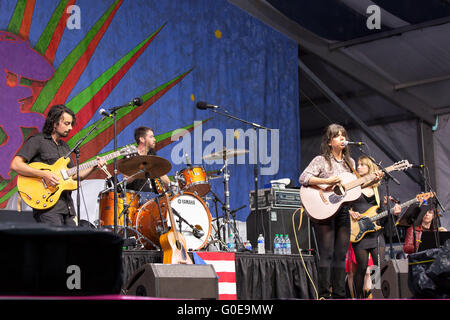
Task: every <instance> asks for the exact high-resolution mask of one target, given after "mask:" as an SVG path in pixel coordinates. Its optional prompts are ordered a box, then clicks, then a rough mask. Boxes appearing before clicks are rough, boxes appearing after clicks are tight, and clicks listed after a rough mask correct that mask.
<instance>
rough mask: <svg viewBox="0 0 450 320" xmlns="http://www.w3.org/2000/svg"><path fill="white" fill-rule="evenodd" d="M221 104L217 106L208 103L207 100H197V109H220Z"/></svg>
mask: <svg viewBox="0 0 450 320" xmlns="http://www.w3.org/2000/svg"><path fill="white" fill-rule="evenodd" d="M218 108H220V107H219V106H215V105H213V104H209V103H206V102H205V101H199V102H197V109H201V110H206V109H218Z"/></svg>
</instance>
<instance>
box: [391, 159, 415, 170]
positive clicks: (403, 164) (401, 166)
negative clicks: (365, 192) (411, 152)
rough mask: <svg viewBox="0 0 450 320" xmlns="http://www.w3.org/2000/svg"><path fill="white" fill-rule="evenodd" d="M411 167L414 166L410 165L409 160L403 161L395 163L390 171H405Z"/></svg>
mask: <svg viewBox="0 0 450 320" xmlns="http://www.w3.org/2000/svg"><path fill="white" fill-rule="evenodd" d="M411 167H412V164H410V163H409V161H408V160H401V161H398V162H396V163H394V164H393V165H392V166H390V167H389V169H391V171H392V170H396V171H403V170H406V169H409V168H411Z"/></svg>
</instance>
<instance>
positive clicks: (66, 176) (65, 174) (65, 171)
mask: <svg viewBox="0 0 450 320" xmlns="http://www.w3.org/2000/svg"><path fill="white" fill-rule="evenodd" d="M60 172H61V176H62V177H63V179H64V180H67V179H69V178H70V177H69V175H68V174H67V170H61V171H60Z"/></svg>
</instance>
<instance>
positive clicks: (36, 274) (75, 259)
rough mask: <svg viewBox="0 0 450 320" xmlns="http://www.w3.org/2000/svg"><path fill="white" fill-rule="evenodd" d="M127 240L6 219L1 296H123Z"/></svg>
mask: <svg viewBox="0 0 450 320" xmlns="http://www.w3.org/2000/svg"><path fill="white" fill-rule="evenodd" d="M122 242H123V240H122V239H121V237H119V236H117V235H115V234H113V233H111V232H108V231H93V230H90V229H84V228H69V227H51V226H47V225H45V224H40V223H34V224H30V225H28V224H24V223H20V224H6V223H4V224H3V223H0V243H1V244H2V253H1V254H0V274H1V276H2V279H1V281H0V295H41V296H44V295H45V296H49V295H58V296H62V295H63V296H75V295H76V296H80V295H98V294H118V293H120V289H121V287H122V282H123V281H122Z"/></svg>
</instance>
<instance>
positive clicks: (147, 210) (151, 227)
mask: <svg viewBox="0 0 450 320" xmlns="http://www.w3.org/2000/svg"><path fill="white" fill-rule="evenodd" d="M169 201H170V205H171V206H172V209H173V216H174V220H175V222H176V223H177V225H176V229H177V231H178V232H181V233H182V234H183V236H184V238H185V239H186V249H187V250H194V251H195V250H200V249H202V248H203V247H204V246H206V244H207V242H208V239H209V237H210V235H211V229H212V225H211V213H210V212H209V209H208V207H207V206H206V204H205V202H203V200H202V198H200V197H199V196H197V195H195V194H192V193H188V192H186V193H183V194H177V195H174V196H172V197H170V198H169ZM159 203H160V207H161V214H162V218H163V223H161V218H160V215H159V210H158V204H157V203H156V201H155V200H154V199H153V200H150V201H147V202H146V203H144V204H143V205H142V206H141V207H140V208H139V211H138V213H137V215H136V230H137V231H139V232H140V233H141V234H142V235H143V236H144V237H147V238H148V239H150V240H151V241H152V242H153V243H155V244H156V245H158V246H159V245H160V242H159V237H160V235H161V233H162V232H163V231H164V229H167V228H168V227H170V225H171V224H170V220H169V217H168V216H167V213H168V207H167V200H166V198H162V199H160V200H159ZM175 211H176V212H177V213H178V214H179V215H180V216H181V217H182V218H183V219H184V220H186V221H187V222H188V223H189V224H190V225H192V226H194V227H196V229H197V230H200V231H201V232H202V233H203V234H202V235H201V236H198V235H197V236H198V237H195V236H194V233H193V229H192V228H191V227H190V226H189V225H188V224H186V222H184V221H182V220H181V219H180V218H179V217H178V216H177V214H176V213H175ZM180 220H181V228H180ZM139 241H140V242H141V244H142V245H144V247H145V248H146V249H156V248H154V247H153V246H152V245H151V244H150V243H149V242H148V241H145V239H139Z"/></svg>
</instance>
